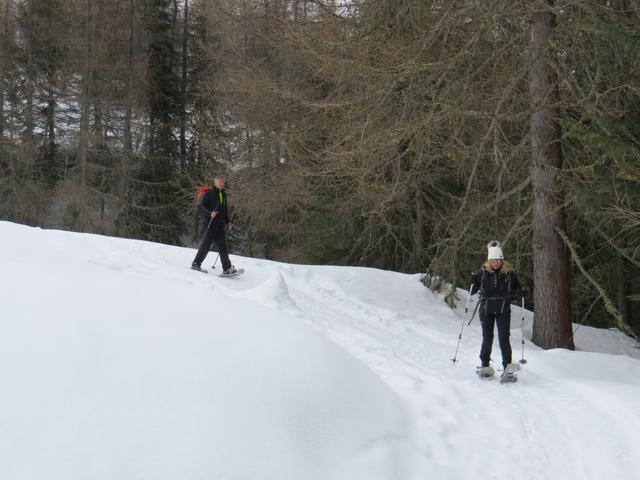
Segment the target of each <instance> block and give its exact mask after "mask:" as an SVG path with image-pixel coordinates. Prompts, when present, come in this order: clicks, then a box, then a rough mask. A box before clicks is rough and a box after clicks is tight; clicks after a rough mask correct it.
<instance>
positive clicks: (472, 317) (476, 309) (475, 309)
mask: <svg viewBox="0 0 640 480" xmlns="http://www.w3.org/2000/svg"><path fill="white" fill-rule="evenodd" d="M479 305H480V299H479V298H478V303H476V308H474V309H473V314H472V315H471V319H470V320H469V323H467V326H469V325H471V322H473V319H474V318H475V316H476V312H477V311H478V306H479Z"/></svg>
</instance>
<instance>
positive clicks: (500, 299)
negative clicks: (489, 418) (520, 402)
mask: <svg viewBox="0 0 640 480" xmlns="http://www.w3.org/2000/svg"><path fill="white" fill-rule="evenodd" d="M487 249H488V254H487V261H486V262H485V263H484V265H482V268H481V269H480V271H479V272H475V273H473V274H472V275H471V295H473V294H475V293H476V292H478V291H480V306H479V311H480V322H481V323H482V347H481V348H480V361H481V362H482V367H483V368H484V367H489V361H490V360H491V347H492V345H493V330H494V325H495V324H497V325H498V340H499V342H500V352H501V353H502V366H503V367H504V368H505V369H506V367H507V365H509V364H510V363H511V344H510V343H509V330H510V328H511V305H510V299H511V298H512V297H513V296H514V294H515V293H516V292H517V291H518V290H519V289H520V282H519V281H518V277H517V276H516V274H515V272H514V271H513V270H512V268H511V265H509V264H508V263H507V262H505V261H504V256H503V254H502V248H501V247H500V243H499V242H497V241H495V240H493V241H491V242H489V244H488V245H487Z"/></svg>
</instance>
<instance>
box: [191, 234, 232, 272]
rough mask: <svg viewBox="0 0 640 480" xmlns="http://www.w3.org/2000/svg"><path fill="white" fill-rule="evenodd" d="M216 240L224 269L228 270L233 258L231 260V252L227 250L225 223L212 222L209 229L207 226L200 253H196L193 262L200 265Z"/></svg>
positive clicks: (199, 249)
mask: <svg viewBox="0 0 640 480" xmlns="http://www.w3.org/2000/svg"><path fill="white" fill-rule="evenodd" d="M214 241H215V242H216V245H217V246H218V253H219V254H220V261H221V262H222V269H223V270H227V269H229V268H231V260H229V253H228V252H227V239H226V237H225V232H224V223H212V224H211V226H210V227H209V228H208V229H207V228H206V226H205V234H204V238H203V239H202V242H201V243H200V247H199V248H198V253H197V254H196V258H195V259H194V260H193V263H195V264H196V265H198V266H200V265H202V262H203V261H204V259H205V257H206V256H207V253H209V249H210V248H211V244H212V243H213V242H214Z"/></svg>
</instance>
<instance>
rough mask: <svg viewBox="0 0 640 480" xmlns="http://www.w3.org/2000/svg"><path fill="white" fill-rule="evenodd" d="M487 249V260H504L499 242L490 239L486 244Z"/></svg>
mask: <svg viewBox="0 0 640 480" xmlns="http://www.w3.org/2000/svg"><path fill="white" fill-rule="evenodd" d="M487 250H488V252H487V260H504V256H503V255H502V248H500V242H498V241H497V240H491V241H490V242H489V243H488V244H487Z"/></svg>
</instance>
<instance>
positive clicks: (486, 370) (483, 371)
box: [476, 367, 496, 380]
mask: <svg viewBox="0 0 640 480" xmlns="http://www.w3.org/2000/svg"><path fill="white" fill-rule="evenodd" d="M476 373H477V374H478V376H479V377H480V378H481V379H483V380H489V379H490V378H493V377H494V375H495V374H496V371H495V370H494V369H493V367H478V368H477V369H476Z"/></svg>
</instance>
